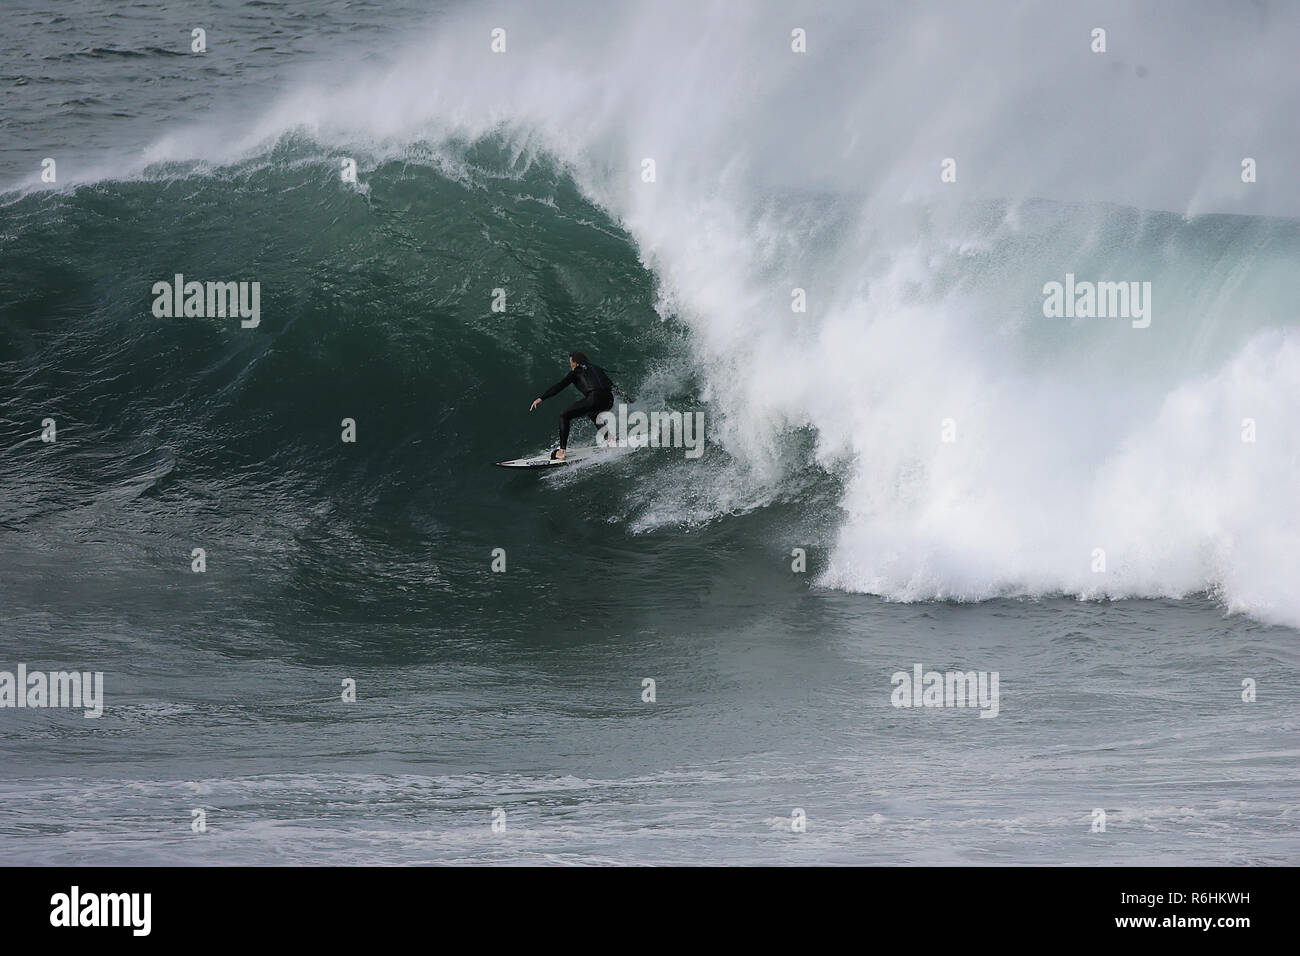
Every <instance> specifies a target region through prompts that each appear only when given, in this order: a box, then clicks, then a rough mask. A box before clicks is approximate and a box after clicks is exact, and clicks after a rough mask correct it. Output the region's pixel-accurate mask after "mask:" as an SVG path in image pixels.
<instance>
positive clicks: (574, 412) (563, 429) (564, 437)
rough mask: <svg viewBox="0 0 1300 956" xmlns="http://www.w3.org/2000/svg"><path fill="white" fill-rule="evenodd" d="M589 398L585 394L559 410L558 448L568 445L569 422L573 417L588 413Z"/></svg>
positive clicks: (589, 406)
mask: <svg viewBox="0 0 1300 956" xmlns="http://www.w3.org/2000/svg"><path fill="white" fill-rule="evenodd" d="M590 412H591V400H590V398H589V397H587V396H583V397H582V398H580V399H578V400H577V401H576V402H574V403H573V404H572V405H570V406H569V407H568V408H566V409H565V410H564V411H562V412H560V449H561V450H563V449H565V448H568V447H569V422H571V421H572V420H573V419H575V418H580V417H582V416H583V415H587V414H590Z"/></svg>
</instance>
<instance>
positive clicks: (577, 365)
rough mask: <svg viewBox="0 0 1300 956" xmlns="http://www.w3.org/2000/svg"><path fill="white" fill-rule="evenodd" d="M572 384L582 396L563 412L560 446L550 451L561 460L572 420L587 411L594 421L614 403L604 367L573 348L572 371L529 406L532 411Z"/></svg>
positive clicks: (612, 384) (561, 416)
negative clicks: (594, 363)
mask: <svg viewBox="0 0 1300 956" xmlns="http://www.w3.org/2000/svg"><path fill="white" fill-rule="evenodd" d="M570 385H573V386H575V387H576V388H577V389H578V391H580V392H582V398H580V399H578V400H577V401H576V402H574V403H573V404H572V405H570V406H569V407H568V408H566V409H565V410H564V411H562V412H560V447H559V448H557V449H556V450H555V451H553V452H551V457H552V458H555V459H558V460H560V461H564V454H565V449H567V448H568V447H569V422H570V421H571V420H572V419H575V418H578V417H580V416H584V415H585V416H586V417H587V418H590V419H591V421H592V423H593V424H595V421H596V416H597V415H599V414H600V413H601V412H607V411H609V410H610V409H611V408H613V407H614V383H613V382H611V381H610V380H609V376H608V375H606V374H605V370H604V369H603V368H601V367H600V366H599V365H593V364H592V363H591V362H590V361H589V360H588V359H587V356H586V355H585V354H583V353H582V352H570V353H569V374H568V375H566V376H564V378H562V379H560V380H559V381H558V382H556V383H555V384H554V385H552V386H551V387H550V388H548V389H547V390H546V391H544V392H542V397H541V398H535V399H533V404H531V405H529V406H528V410H529V411H530V412H531V411H533V410H534V409H535V408H537V406H538V405H540V404H542V402H544V401H546V399H548V398H550V397H551V396H552V395H558V394H559V393H560V392H562V391H564V389H565V388H567V387H568V386H570Z"/></svg>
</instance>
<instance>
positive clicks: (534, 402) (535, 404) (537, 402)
mask: <svg viewBox="0 0 1300 956" xmlns="http://www.w3.org/2000/svg"><path fill="white" fill-rule="evenodd" d="M540 404H542V400H541V399H540V398H534V399H533V404H531V405H529V406H528V410H529V411H530V412H531V411H532V410H533V409H534V408H536V407H537V406H538V405H540Z"/></svg>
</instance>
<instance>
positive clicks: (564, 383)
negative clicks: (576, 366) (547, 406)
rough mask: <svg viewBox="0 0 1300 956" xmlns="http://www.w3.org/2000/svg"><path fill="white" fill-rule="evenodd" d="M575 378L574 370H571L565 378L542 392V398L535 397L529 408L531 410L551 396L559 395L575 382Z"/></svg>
mask: <svg viewBox="0 0 1300 956" xmlns="http://www.w3.org/2000/svg"><path fill="white" fill-rule="evenodd" d="M573 378H574V373H573V372H570V373H569V374H568V375H566V376H564V378H562V379H560V380H559V381H558V382H556V383H555V384H554V385H552V386H551V387H550V388H548V389H547V390H546V391H544V392H542V397H541V398H535V399H533V404H531V405H529V406H528V410H529V411H530V412H531V411H532V410H533V409H534V408H536V407H537V406H538V405H540V404H542V402H544V401H546V400H547V399H548V398H550V397H551V396H553V395H559V394H560V392H562V391H564V390H565V389H566V388H568V387H569V386H570V385H572V384H573Z"/></svg>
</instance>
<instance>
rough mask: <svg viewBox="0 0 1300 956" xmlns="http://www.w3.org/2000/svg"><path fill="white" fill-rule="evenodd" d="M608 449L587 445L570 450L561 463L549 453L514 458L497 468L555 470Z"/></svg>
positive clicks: (502, 462) (498, 464)
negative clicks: (533, 456) (559, 466)
mask: <svg viewBox="0 0 1300 956" xmlns="http://www.w3.org/2000/svg"><path fill="white" fill-rule="evenodd" d="M609 450H610V449H608V448H601V447H600V446H598V445H589V446H587V447H585V448H570V449H569V450H568V451H567V452H566V453H565V456H564V460H563V461H557V460H556V459H554V458H552V457H551V455H550V452H547V453H546V454H545V455H538V456H537V457H536V458H514V459H512V460H510V461H498V462H497V463H496V465H497V467H498V468H555V467H556V466H558V465H572V464H574V463H575V462H579V461H585V460H586V459H588V458H590V457H591V456H592V455H599V454H601V453H603V452H606V451H609Z"/></svg>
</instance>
